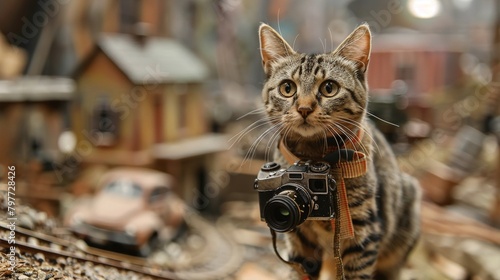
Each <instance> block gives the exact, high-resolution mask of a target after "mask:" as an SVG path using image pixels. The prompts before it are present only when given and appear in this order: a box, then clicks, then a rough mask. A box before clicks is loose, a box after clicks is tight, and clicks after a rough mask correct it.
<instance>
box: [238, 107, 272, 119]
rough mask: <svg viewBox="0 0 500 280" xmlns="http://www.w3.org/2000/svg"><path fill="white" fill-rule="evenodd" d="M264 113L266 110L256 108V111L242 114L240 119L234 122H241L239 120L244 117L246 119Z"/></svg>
mask: <svg viewBox="0 0 500 280" xmlns="http://www.w3.org/2000/svg"><path fill="white" fill-rule="evenodd" d="M265 112H266V110H265V109H264V108H257V109H254V110H252V111H250V112H248V113H246V114H244V115H243V116H241V117H238V118H237V119H236V120H237V121H239V120H241V119H243V118H245V117H248V116H250V115H257V114H262V113H265Z"/></svg>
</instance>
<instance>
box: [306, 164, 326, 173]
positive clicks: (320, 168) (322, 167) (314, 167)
mask: <svg viewBox="0 0 500 280" xmlns="http://www.w3.org/2000/svg"><path fill="white" fill-rule="evenodd" d="M328 168H329V165H328V164H327V163H326V162H322V161H316V162H314V163H312V164H311V165H309V169H310V170H311V171H312V172H315V173H321V172H325V171H326V170H327V169H328Z"/></svg>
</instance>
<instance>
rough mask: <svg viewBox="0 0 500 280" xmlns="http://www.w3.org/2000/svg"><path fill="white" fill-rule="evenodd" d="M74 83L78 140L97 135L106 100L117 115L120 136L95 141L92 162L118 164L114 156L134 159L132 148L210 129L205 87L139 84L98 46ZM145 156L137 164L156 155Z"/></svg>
mask: <svg viewBox="0 0 500 280" xmlns="http://www.w3.org/2000/svg"><path fill="white" fill-rule="evenodd" d="M76 82H77V86H78V94H79V97H78V98H77V102H76V106H75V110H73V120H74V131H75V132H76V134H77V135H78V140H79V141H86V140H87V141H88V140H89V139H88V138H89V135H90V137H93V136H94V137H97V136H95V133H96V132H97V130H99V129H98V128H97V127H96V125H95V124H94V123H93V122H94V121H95V120H94V119H95V117H96V116H95V114H96V112H97V111H98V110H99V108H100V107H102V106H103V105H102V104H103V103H105V104H107V105H105V106H108V108H109V110H110V111H111V113H112V114H114V115H115V116H114V122H115V123H113V124H112V125H113V126H114V127H116V131H115V137H116V138H115V139H114V141H111V142H110V143H104V144H102V143H101V144H98V145H96V147H95V149H93V151H92V155H91V156H89V157H87V159H88V160H89V161H91V162H101V161H104V162H106V159H109V161H110V162H115V163H120V160H116V161H114V160H112V159H110V157H117V159H124V158H125V159H127V158H128V159H132V158H133V156H132V154H131V152H139V151H142V152H144V153H148V150H149V149H150V148H151V147H152V146H153V145H154V144H158V143H165V142H175V141H177V140H181V139H184V138H190V137H195V136H200V135H202V134H204V133H206V132H208V120H206V117H205V112H204V105H203V104H204V101H203V91H202V88H201V85H199V84H197V83H169V84H148V85H135V84H134V83H132V82H131V81H130V79H128V77H127V76H126V75H125V74H124V73H123V72H122V71H121V70H120V69H119V68H118V67H117V66H116V64H114V63H113V62H112V61H111V60H110V59H109V58H108V57H107V56H106V55H105V54H104V53H103V52H100V51H98V52H97V53H96V54H95V55H94V57H93V58H91V60H90V62H89V63H88V65H87V66H86V67H85V68H84V70H83V71H82V72H81V74H79V75H78V77H77V79H76ZM104 125H105V124H104ZM97 138H98V137H97ZM127 154H128V156H127ZM141 160H146V161H147V162H141V163H137V164H138V165H148V164H150V163H151V160H152V158H147V159H146V158H141ZM121 163H123V162H121Z"/></svg>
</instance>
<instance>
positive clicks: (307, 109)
mask: <svg viewBox="0 0 500 280" xmlns="http://www.w3.org/2000/svg"><path fill="white" fill-rule="evenodd" d="M297 111H299V113H300V114H301V115H302V117H303V118H304V119H305V118H307V116H309V114H311V112H312V111H313V108H312V107H309V106H300V107H299V108H298V109H297Z"/></svg>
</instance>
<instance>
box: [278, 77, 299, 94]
mask: <svg viewBox="0 0 500 280" xmlns="http://www.w3.org/2000/svg"><path fill="white" fill-rule="evenodd" d="M279 91H280V94H281V95H283V96H284V97H292V96H293V95H294V94H295V93H296V92H297V85H295V83H294V82H292V81H290V80H285V81H283V82H282V83H281V84H280V88H279Z"/></svg>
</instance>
